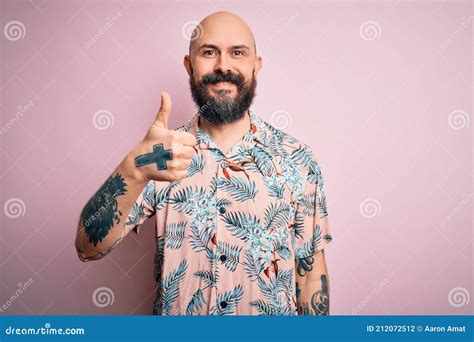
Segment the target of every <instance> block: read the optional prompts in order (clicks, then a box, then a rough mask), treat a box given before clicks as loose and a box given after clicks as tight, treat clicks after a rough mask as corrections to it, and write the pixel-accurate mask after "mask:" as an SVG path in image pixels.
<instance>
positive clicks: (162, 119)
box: [154, 91, 171, 128]
mask: <svg viewBox="0 0 474 342" xmlns="http://www.w3.org/2000/svg"><path fill="white" fill-rule="evenodd" d="M170 113H171V97H170V95H169V94H168V93H167V92H166V91H162V92H161V106H160V110H159V111H158V114H156V118H155V122H154V124H155V125H157V126H159V127H162V128H168V119H169V117H170Z"/></svg>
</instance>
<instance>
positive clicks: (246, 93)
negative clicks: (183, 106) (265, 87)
mask: <svg viewBox="0 0 474 342" xmlns="http://www.w3.org/2000/svg"><path fill="white" fill-rule="evenodd" d="M218 82H229V83H232V84H235V85H236V86H237V95H235V99H232V98H231V97H230V96H228V95H226V93H227V92H228V90H227V89H222V90H220V91H218V95H217V96H216V97H214V96H212V95H211V94H210V93H209V91H208V89H207V88H208V85H209V84H216V83H218ZM189 85H190V88H191V95H192V97H193V100H194V102H195V103H196V105H197V106H198V108H199V113H201V115H202V116H203V117H204V118H205V119H206V120H208V121H209V122H210V123H212V124H214V125H216V126H220V125H223V124H229V123H232V122H235V121H238V120H240V119H242V118H243V116H244V115H245V112H246V111H247V110H248V109H249V108H250V105H251V104H252V101H253V99H254V97H255V89H256V88H257V80H256V78H255V75H253V74H252V79H251V80H250V81H249V82H245V79H244V77H243V76H242V75H234V74H232V73H227V74H224V73H222V72H220V71H217V72H213V73H210V74H206V75H204V76H203V77H202V78H201V80H199V81H195V80H194V77H193V75H191V76H190V77H189Z"/></svg>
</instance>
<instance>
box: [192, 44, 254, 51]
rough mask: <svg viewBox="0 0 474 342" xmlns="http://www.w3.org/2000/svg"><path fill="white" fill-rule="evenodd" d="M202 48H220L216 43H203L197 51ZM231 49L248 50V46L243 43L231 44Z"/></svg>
mask: <svg viewBox="0 0 474 342" xmlns="http://www.w3.org/2000/svg"><path fill="white" fill-rule="evenodd" d="M204 48H208V49H216V50H220V49H219V48H218V47H217V46H216V45H213V44H203V45H201V46H200V47H199V49H198V51H199V50H202V49H204ZM230 49H231V50H235V49H246V50H250V48H249V47H248V46H247V45H245V44H240V45H233V46H231V47H230Z"/></svg>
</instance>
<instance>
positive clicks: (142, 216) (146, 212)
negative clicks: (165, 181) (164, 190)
mask: <svg viewBox="0 0 474 342" xmlns="http://www.w3.org/2000/svg"><path fill="white" fill-rule="evenodd" d="M155 201H156V184H155V181H153V180H150V181H149V182H148V183H147V185H145V187H144V188H143V190H142V192H141V193H140V195H139V196H138V198H137V199H136V201H135V203H134V204H133V206H132V209H130V212H129V213H128V216H127V217H126V222H125V229H126V230H127V232H129V231H131V230H134V231H135V233H136V234H138V233H139V228H140V225H141V224H142V223H143V222H145V221H146V220H147V219H148V218H149V217H152V216H153V215H154V214H155V212H156V210H155V207H156V205H155Z"/></svg>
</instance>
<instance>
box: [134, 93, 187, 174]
mask: <svg viewBox="0 0 474 342" xmlns="http://www.w3.org/2000/svg"><path fill="white" fill-rule="evenodd" d="M170 114H171V98H170V96H169V94H168V93H166V92H162V93H161V107H160V110H159V111H158V114H157V115H156V118H155V121H154V122H153V124H152V125H151V127H150V129H149V130H148V132H147V133H146V135H145V137H144V138H143V140H142V141H141V142H140V143H139V144H138V146H137V147H136V148H135V149H134V150H133V151H132V152H131V156H132V157H133V159H134V161H135V165H134V167H135V168H136V169H137V171H139V174H140V175H141V176H142V177H141V178H143V179H144V180H146V181H149V180H156V181H169V182H172V181H176V180H179V179H182V178H184V177H185V176H186V174H187V169H188V167H189V166H190V165H191V159H192V157H193V155H194V154H195V151H196V150H195V149H194V146H195V145H196V138H195V137H194V135H192V134H191V133H188V132H178V131H174V130H169V129H168V119H169V117H170Z"/></svg>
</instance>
